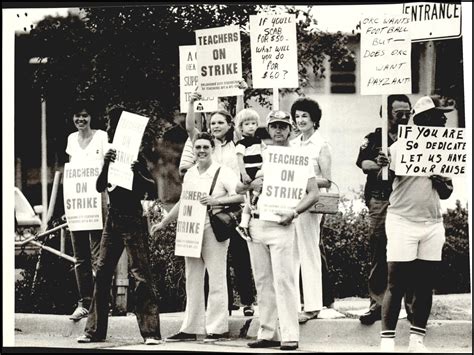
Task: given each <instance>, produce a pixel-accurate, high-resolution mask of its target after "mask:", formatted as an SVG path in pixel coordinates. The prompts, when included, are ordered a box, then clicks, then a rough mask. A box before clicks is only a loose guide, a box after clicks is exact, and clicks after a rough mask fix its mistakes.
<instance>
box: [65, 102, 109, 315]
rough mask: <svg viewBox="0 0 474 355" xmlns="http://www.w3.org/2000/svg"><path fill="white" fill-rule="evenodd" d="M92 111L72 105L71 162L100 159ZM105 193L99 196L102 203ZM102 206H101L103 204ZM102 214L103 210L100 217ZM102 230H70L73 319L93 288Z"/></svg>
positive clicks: (103, 142) (102, 143)
mask: <svg viewBox="0 0 474 355" xmlns="http://www.w3.org/2000/svg"><path fill="white" fill-rule="evenodd" d="M93 114H94V109H93V106H92V104H90V103H88V102H85V101H78V102H76V103H75V104H74V107H73V117H72V120H73V123H74V125H75V126H76V128H77V132H74V133H71V134H70V135H69V137H68V139H67V147H66V153H67V154H68V155H69V161H70V162H71V163H76V162H77V163H83V162H87V161H96V162H97V161H99V162H100V163H102V161H103V159H104V155H105V152H106V151H107V147H108V140H107V133H106V132H105V131H102V130H100V129H92V128H91V121H92V116H93ZM105 199H106V196H105V195H103V196H102V200H103V201H102V202H103V204H104V202H105ZM103 210H104V208H103ZM104 218H105V215H104V213H103V215H102V219H104ZM101 236H102V230H100V229H99V230H80V231H74V232H72V231H71V242H72V249H73V253H74V257H75V258H76V262H75V264H74V271H75V273H76V281H77V289H78V290H79V297H80V299H79V302H78V305H77V308H76V310H75V311H74V313H73V314H72V315H71V316H70V317H69V318H70V319H72V320H74V321H78V320H80V319H81V318H84V317H87V315H88V314H89V306H90V304H91V300H92V292H93V289H94V286H93V285H94V283H93V277H92V270H94V273H95V272H96V271H97V270H96V269H97V260H98V258H99V250H100V239H101Z"/></svg>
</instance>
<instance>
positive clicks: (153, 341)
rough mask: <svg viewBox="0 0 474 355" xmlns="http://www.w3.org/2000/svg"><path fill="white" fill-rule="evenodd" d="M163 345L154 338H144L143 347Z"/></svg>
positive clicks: (159, 340)
mask: <svg viewBox="0 0 474 355" xmlns="http://www.w3.org/2000/svg"><path fill="white" fill-rule="evenodd" d="M160 344H163V340H161V339H155V338H146V339H145V345H160Z"/></svg>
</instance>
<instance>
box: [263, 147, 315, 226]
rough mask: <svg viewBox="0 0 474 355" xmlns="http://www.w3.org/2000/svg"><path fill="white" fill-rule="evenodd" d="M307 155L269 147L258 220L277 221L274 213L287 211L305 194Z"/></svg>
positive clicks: (309, 160)
mask: <svg viewBox="0 0 474 355" xmlns="http://www.w3.org/2000/svg"><path fill="white" fill-rule="evenodd" d="M310 164H311V167H312V162H311V159H310V158H309V155H307V154H304V153H302V152H301V150H300V149H298V148H292V147H278V146H269V147H268V148H267V150H266V152H265V159H264V164H263V168H262V169H263V176H264V179H263V188H262V193H261V195H260V200H259V211H260V219H263V220H266V221H275V222H278V221H279V220H280V217H279V216H278V215H277V214H276V213H284V212H289V211H291V210H292V209H293V208H295V206H296V205H297V204H298V202H299V201H300V200H301V199H302V198H303V197H304V195H305V194H306V186H307V183H308V177H309V176H308V171H310V169H308V165H310Z"/></svg>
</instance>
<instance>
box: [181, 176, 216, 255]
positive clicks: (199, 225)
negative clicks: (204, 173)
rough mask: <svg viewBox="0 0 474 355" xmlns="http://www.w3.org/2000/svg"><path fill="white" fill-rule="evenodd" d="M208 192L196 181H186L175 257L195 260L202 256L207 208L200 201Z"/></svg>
mask: <svg viewBox="0 0 474 355" xmlns="http://www.w3.org/2000/svg"><path fill="white" fill-rule="evenodd" d="M208 190H209V189H208V188H207V189H206V188H205V187H204V186H200V184H199V183H197V182H196V181H190V180H186V179H185V181H184V183H183V190H182V192H181V197H180V200H179V201H180V202H179V212H178V222H177V224H176V242H175V255H179V256H189V257H193V258H199V257H200V256H201V247H202V237H203V233H204V222H205V220H206V213H207V212H206V210H207V206H205V205H203V204H201V203H200V202H199V199H200V198H201V197H203V196H206V195H207V194H208Z"/></svg>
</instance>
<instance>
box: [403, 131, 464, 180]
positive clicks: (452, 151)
mask: <svg viewBox="0 0 474 355" xmlns="http://www.w3.org/2000/svg"><path fill="white" fill-rule="evenodd" d="M396 144H397V150H396V157H395V159H396V162H395V173H396V174H397V175H409V176H430V175H434V174H435V175H443V176H451V177H454V176H458V175H463V174H465V173H466V162H467V147H466V129H465V128H446V127H424V126H403V125H400V126H398V140H397V142H396Z"/></svg>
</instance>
